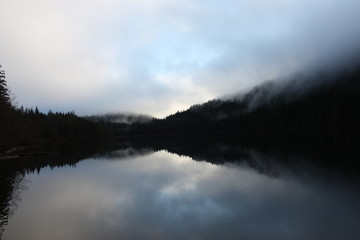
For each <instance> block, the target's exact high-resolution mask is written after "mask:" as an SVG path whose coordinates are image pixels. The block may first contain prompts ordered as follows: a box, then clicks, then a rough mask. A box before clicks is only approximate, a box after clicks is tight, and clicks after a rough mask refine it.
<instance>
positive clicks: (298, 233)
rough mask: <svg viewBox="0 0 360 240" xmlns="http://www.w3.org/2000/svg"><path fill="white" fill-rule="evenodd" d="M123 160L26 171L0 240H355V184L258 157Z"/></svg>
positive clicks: (358, 221) (114, 156) (116, 156)
mask: <svg viewBox="0 0 360 240" xmlns="http://www.w3.org/2000/svg"><path fill="white" fill-rule="evenodd" d="M128 151H129V150H127V151H126V150H125V151H123V150H122V151H117V152H112V153H111V154H108V155H103V156H98V157H92V158H88V159H84V160H83V161H81V162H79V163H77V164H76V165H75V166H63V167H60V168H57V167H55V168H52V169H51V168H50V167H45V168H42V169H38V171H35V172H32V171H28V173H26V174H25V175H24V176H21V179H20V180H19V181H18V182H16V181H15V183H12V184H17V186H16V187H15V188H14V189H13V191H15V192H16V193H14V192H13V193H12V198H15V199H10V200H11V201H12V202H11V204H10V205H11V206H10V208H11V209H10V210H11V211H10V212H11V214H10V216H9V218H8V223H7V224H3V226H2V227H3V230H4V231H3V233H2V237H1V236H0V238H2V239H4V240H11V239H27V240H32V239H33V240H48V239H52V240H56V239H59V240H64V239H84V240H85V239H86V240H91V239H107V240H110V239H267V240H269V239H276V240H279V239H307V240H311V239H314V240H315V239H316V240H320V239H326V240H331V239H347V240H351V239H354V240H355V239H356V240H358V239H360V215H359V214H360V194H359V189H360V188H359V183H358V182H357V181H356V180H354V179H353V178H347V177H345V176H344V175H337V174H334V173H333V172H327V171H321V170H319V169H315V170H314V169H312V168H310V167H309V166H307V164H301V163H300V162H299V161H298V162H299V164H298V165H297V166H293V165H291V166H282V165H281V164H276V163H274V164H272V165H271V166H268V164H261V162H262V161H264V159H262V158H264V157H263V156H260V155H257V154H255V153H254V154H252V155H251V154H250V155H251V156H252V158H253V159H252V162H253V161H255V162H257V163H258V164H256V166H257V167H254V166H252V167H250V165H249V164H247V163H246V162H247V161H245V162H240V163H225V164H223V165H215V164H211V163H208V162H205V161H194V160H193V159H191V158H189V157H180V156H178V155H175V154H171V153H169V152H166V151H159V152H155V153H154V152H152V151H149V152H147V151H143V152H142V154H130V155H128V153H129V152H128ZM265 160H266V159H265ZM252 165H254V164H252Z"/></svg>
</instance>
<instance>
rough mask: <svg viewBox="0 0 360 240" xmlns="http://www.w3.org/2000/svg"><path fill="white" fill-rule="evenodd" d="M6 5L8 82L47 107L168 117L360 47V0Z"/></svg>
mask: <svg viewBox="0 0 360 240" xmlns="http://www.w3.org/2000/svg"><path fill="white" fill-rule="evenodd" d="M1 9H2V14H1V15H0V22H1V24H0V63H1V64H2V65H3V67H4V69H5V70H6V74H7V80H8V84H9V86H10V88H11V89H12V91H13V92H14V93H15V94H16V96H17V99H18V102H19V103H20V104H24V105H26V106H35V105H37V106H39V107H40V109H41V110H42V111H47V110H48V109H50V108H52V109H53V110H60V111H66V110H73V109H74V110H75V111H76V112H78V113H80V114H91V113H104V112H108V111H111V112H115V111H127V112H129V111H130V112H142V113H145V114H151V115H155V116H157V117H159V116H164V115H166V114H169V113H172V112H174V111H176V110H182V109H184V108H187V107H188V106H190V105H192V104H194V103H200V102H202V101H206V100H209V99H211V98H214V97H218V96H222V95H224V94H229V93H232V92H236V91H242V90H243V89H248V88H250V87H252V86H254V85H256V84H258V83H260V82H262V81H265V80H269V79H276V78H280V77H286V76H289V75H291V74H294V73H296V72H299V71H303V70H309V69H316V67H318V66H321V65H324V66H326V65H328V64H332V63H334V61H335V62H336V61H341V58H342V57H343V56H346V55H347V54H350V53H352V52H354V51H355V50H356V49H359V45H360V28H359V27H358V23H359V22H360V15H359V14H358V10H359V9H360V2H359V1H357V0H344V1H335V0H330V1H329V0H327V1H325V0H319V1H316V2H314V1H310V0H305V1H297V0H294V1H287V0H272V1H266V2H264V1H248V0H247V1H241V2H238V1H231V0H226V1H222V2H221V3H220V2H217V1H200V0H199V1H190V0H185V1H178V0H176V1H171V2H170V1H164V0H161V1H158V0H156V1H155V0H150V1H146V2H143V1H128V0H123V1H115V0H106V1H92V2H88V1H83V0H81V1H76V2H74V1H61V2H59V1H45V0H34V1H31V3H30V2H28V1H25V0H19V1H16V2H15V1H10V0H5V1H3V2H2V4H1ZM54 108H55V109H54Z"/></svg>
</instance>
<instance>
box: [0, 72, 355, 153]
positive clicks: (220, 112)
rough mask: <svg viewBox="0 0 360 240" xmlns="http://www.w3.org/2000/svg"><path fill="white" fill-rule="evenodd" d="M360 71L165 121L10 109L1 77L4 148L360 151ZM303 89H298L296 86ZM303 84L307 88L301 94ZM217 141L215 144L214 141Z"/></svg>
mask: <svg viewBox="0 0 360 240" xmlns="http://www.w3.org/2000/svg"><path fill="white" fill-rule="evenodd" d="M359 66H360V65H354V66H353V67H349V68H344V69H341V70H338V71H329V72H328V73H326V72H325V73H322V74H314V75H310V76H307V77H304V78H295V79H291V80H287V81H283V82H279V81H270V82H265V83H264V84H262V85H259V86H257V87H255V88H253V89H252V90H250V91H248V92H245V93H242V94H238V95H236V96H233V97H230V98H226V99H225V98H223V99H214V100H211V101H208V102H206V103H204V104H200V105H194V106H192V107H190V108H189V109H187V110H185V111H182V112H177V113H174V114H172V115H169V116H167V117H165V118H163V119H156V118H151V117H148V116H145V115H138V116H136V115H134V116H127V115H125V114H117V115H116V114H108V115H103V116H90V117H79V116H77V115H76V114H75V113H74V112H68V113H59V112H55V113H53V112H51V111H49V112H48V113H47V114H44V113H41V112H39V110H38V109H37V108H35V109H32V108H30V109H29V108H25V109H24V108H23V107H20V108H17V107H15V106H13V105H12V104H11V100H10V96H9V90H8V89H7V85H6V79H5V72H4V70H1V80H0V81H1V85H0V86H1V113H2V115H1V118H0V136H1V138H0V141H1V142H0V149H1V150H2V151H4V150H6V149H9V148H11V147H14V146H31V145H36V144H38V145H39V144H40V145H43V144H44V143H52V144H54V143H55V142H56V143H59V142H63V143H70V142H74V141H76V142H94V141H95V142H98V143H99V142H103V141H105V140H110V141H113V139H126V138H132V139H135V138H155V137H160V136H161V137H164V136H196V137H202V136H203V137H206V138H209V136H210V135H211V136H214V135H215V136H218V135H236V138H238V139H241V141H242V142H243V143H246V144H250V145H256V146H260V145H267V146H269V145H270V146H273V147H275V146H278V147H279V146H280V147H283V146H284V145H287V146H290V145H291V146H292V148H296V147H298V148H304V146H307V147H308V148H319V146H322V148H323V149H326V148H328V147H330V146H333V145H334V144H335V145H336V146H337V147H338V148H341V149H350V150H353V149H358V147H359V141H358V140H359V133H360V125H359V122H360V67H359ZM299 83H301V84H299ZM299 85H301V86H302V88H299ZM215 138H216V137H215Z"/></svg>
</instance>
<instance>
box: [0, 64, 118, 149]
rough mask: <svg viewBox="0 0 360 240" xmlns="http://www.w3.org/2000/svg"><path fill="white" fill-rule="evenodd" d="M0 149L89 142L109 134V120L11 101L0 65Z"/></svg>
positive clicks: (110, 125) (110, 126) (107, 136)
mask: <svg viewBox="0 0 360 240" xmlns="http://www.w3.org/2000/svg"><path fill="white" fill-rule="evenodd" d="M0 113H1V116H0V153H1V152H4V151H6V150H9V149H10V148H14V147H18V146H35V145H40V146H44V145H47V144H49V145H54V144H61V143H66V144H71V143H74V142H76V143H89V142H94V141H102V140H103V139H105V138H110V137H111V134H112V133H111V132H112V131H111V128H112V124H111V123H94V122H92V121H89V120H87V119H84V118H81V117H79V116H77V115H76V114H75V113H74V112H68V113H61V112H52V111H49V112H48V113H47V114H44V113H41V112H39V110H38V108H37V107H36V108H35V109H33V108H23V107H22V106H21V107H20V108H18V107H16V106H14V105H13V104H12V102H11V96H10V91H9V89H8V87H7V82H6V78H5V71H4V70H3V69H2V68H1V65H0Z"/></svg>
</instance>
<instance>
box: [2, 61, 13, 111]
mask: <svg viewBox="0 0 360 240" xmlns="http://www.w3.org/2000/svg"><path fill="white" fill-rule="evenodd" d="M0 106H1V107H10V106H11V100H10V95H9V89H8V87H7V84H6V79H5V71H4V70H3V69H2V66H1V64H0Z"/></svg>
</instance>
